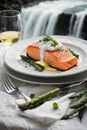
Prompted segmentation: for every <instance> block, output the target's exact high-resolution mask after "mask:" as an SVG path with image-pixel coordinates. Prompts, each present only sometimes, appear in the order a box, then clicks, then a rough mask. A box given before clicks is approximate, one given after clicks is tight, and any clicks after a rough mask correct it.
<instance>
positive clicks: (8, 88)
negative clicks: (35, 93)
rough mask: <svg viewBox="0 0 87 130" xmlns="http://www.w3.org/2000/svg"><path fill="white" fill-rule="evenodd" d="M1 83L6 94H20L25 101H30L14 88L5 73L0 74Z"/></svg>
mask: <svg viewBox="0 0 87 130" xmlns="http://www.w3.org/2000/svg"><path fill="white" fill-rule="evenodd" d="M1 83H2V85H3V86H4V89H5V91H6V92H7V93H8V94H14V93H19V94H21V95H22V96H23V97H24V99H25V100H26V101H30V100H31V99H30V98H29V97H28V96H27V95H25V94H24V93H23V92H21V91H20V90H19V89H18V87H16V86H15V85H14V84H13V82H12V81H11V79H10V77H9V76H8V74H6V73H5V72H1Z"/></svg>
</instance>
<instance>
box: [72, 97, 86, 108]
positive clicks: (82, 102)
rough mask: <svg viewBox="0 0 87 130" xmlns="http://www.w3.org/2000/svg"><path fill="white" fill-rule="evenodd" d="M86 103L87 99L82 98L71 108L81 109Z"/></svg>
mask: <svg viewBox="0 0 87 130" xmlns="http://www.w3.org/2000/svg"><path fill="white" fill-rule="evenodd" d="M85 103H87V97H84V98H82V99H81V100H79V101H78V102H76V103H74V104H72V105H71V106H70V108H79V107H81V106H82V105H84V104H85Z"/></svg>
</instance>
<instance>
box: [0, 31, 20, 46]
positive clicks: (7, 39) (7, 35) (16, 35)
mask: <svg viewBox="0 0 87 130" xmlns="http://www.w3.org/2000/svg"><path fill="white" fill-rule="evenodd" d="M20 37H21V34H20V32H17V31H6V32H2V33H0V41H2V42H4V43H7V44H13V43H16V42H17V41H18V40H19V39H20Z"/></svg>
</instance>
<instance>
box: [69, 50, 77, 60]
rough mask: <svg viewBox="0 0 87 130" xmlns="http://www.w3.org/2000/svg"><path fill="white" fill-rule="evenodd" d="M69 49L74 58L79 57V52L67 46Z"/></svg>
mask: <svg viewBox="0 0 87 130" xmlns="http://www.w3.org/2000/svg"><path fill="white" fill-rule="evenodd" d="M69 51H70V52H71V53H72V54H73V55H74V56H75V57H76V58H79V54H77V53H75V52H74V51H72V50H71V49H70V48H69Z"/></svg>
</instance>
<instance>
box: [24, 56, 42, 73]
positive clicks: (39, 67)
mask: <svg viewBox="0 0 87 130" xmlns="http://www.w3.org/2000/svg"><path fill="white" fill-rule="evenodd" d="M21 58H22V59H23V60H24V61H26V62H28V63H29V64H31V65H32V66H33V67H34V68H36V69H37V70H38V71H40V72H42V71H43V70H44V66H42V65H39V64H37V63H36V62H35V61H34V60H33V59H31V58H29V57H27V56H23V55H21Z"/></svg>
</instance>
